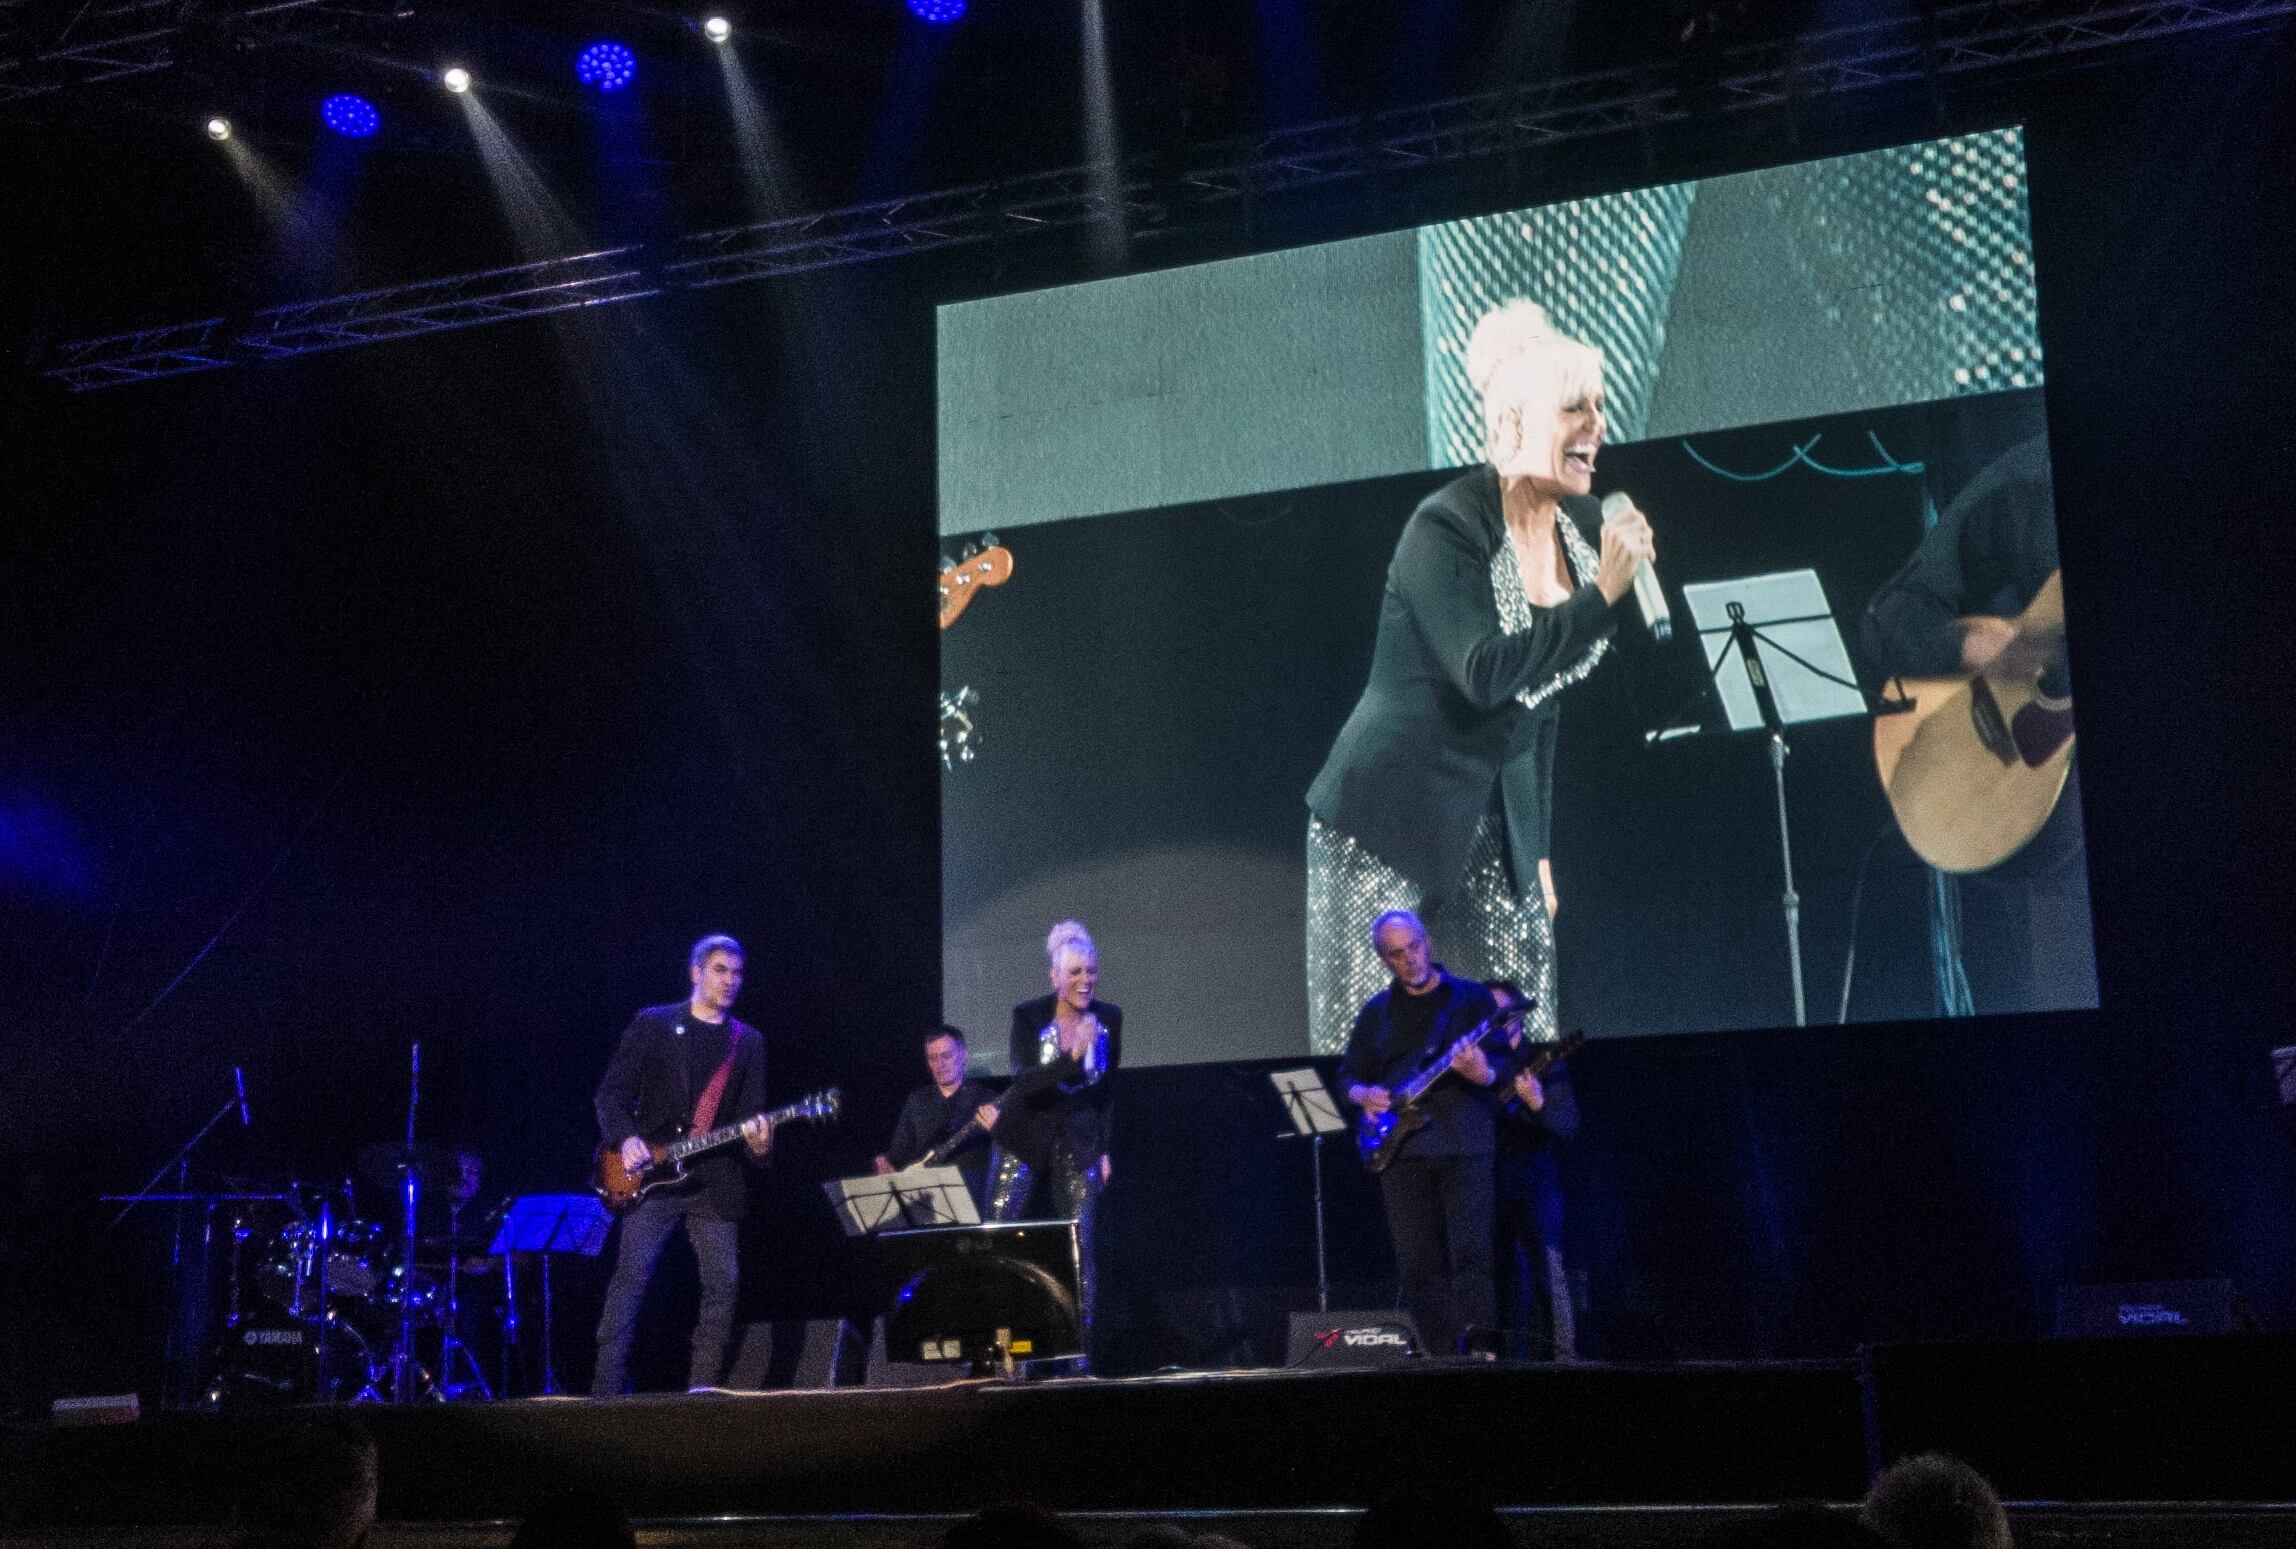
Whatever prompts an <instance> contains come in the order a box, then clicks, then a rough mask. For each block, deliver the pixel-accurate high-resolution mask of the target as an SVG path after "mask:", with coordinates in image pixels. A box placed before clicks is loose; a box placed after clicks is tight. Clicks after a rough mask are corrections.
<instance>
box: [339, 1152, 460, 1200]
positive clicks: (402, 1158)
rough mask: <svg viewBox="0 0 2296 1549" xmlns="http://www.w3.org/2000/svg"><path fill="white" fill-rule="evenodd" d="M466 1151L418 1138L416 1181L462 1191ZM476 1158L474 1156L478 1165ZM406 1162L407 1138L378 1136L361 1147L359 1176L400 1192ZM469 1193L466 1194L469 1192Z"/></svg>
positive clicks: (428, 1186)
mask: <svg viewBox="0 0 2296 1549" xmlns="http://www.w3.org/2000/svg"><path fill="white" fill-rule="evenodd" d="M466 1154H467V1153H465V1152H463V1151H461V1150H459V1149H457V1148H456V1147H453V1146H442V1145H436V1144H434V1143H432V1142H430V1141H427V1140H418V1141H416V1142H415V1149H414V1174H415V1182H416V1183H417V1184H419V1185H420V1186H421V1187H423V1188H424V1189H426V1190H428V1189H438V1190H441V1191H444V1192H445V1193H448V1194H453V1195H462V1194H464V1191H465V1187H466V1186H465V1184H464V1181H463V1158H464V1156H465V1155H466ZM476 1160H477V1159H476V1158H475V1157H474V1158H472V1162H473V1164H474V1165H475V1163H476ZM406 1164H407V1148H406V1145H405V1143H404V1142H402V1141H395V1140H378V1141H376V1142H375V1143H374V1144H373V1145H371V1146H361V1147H360V1148H359V1176H360V1177H362V1178H364V1179H366V1180H367V1181H368V1182H369V1183H371V1184H373V1185H374V1186H375V1187H376V1188H378V1189H385V1190H388V1191H390V1192H391V1193H394V1194H395V1193H397V1192H398V1187H399V1175H400V1172H401V1170H402V1169H403V1168H404V1167H405V1166H406ZM466 1197H467V1196H466Z"/></svg>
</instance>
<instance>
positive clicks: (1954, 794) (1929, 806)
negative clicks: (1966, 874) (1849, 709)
mask: <svg viewBox="0 0 2296 1549" xmlns="http://www.w3.org/2000/svg"><path fill="white" fill-rule="evenodd" d="M2016 624H2017V633H2018V635H2019V636H2020V637H2022V638H2024V639H2025V640H2027V641H2038V642H2039V643H2041V644H2042V645H2044V646H2047V647H2051V648H2054V647H2055V646H2056V645H2057V643H2058V642H2059V641H2060V640H2061V637H2062V636H2063V634H2064V630H2065V594H2064V588H2063V586H2062V584H2061V583H2060V581H2059V578H2058V576H2057V574H2056V573H2055V572H2052V573H2051V574H2050V576H2049V579H2048V580H2047V581H2046V582H2044V583H2042V586H2041V590H2040V591H2038V592H2036V593H2035V594H2034V596H2033V601H2032V605H2031V606H2029V607H2028V608H2026V610H2025V611H2024V612H2023V613H2022V614H2020V615H2018V617H2017V620H2016ZM1895 681H1897V683H1898V684H1899V686H1900V689H1901V692H1902V693H1903V694H1904V695H1905V697H1906V698H1908V699H1911V700H1912V701H1913V709H1912V710H1911V711H1910V712H1907V713H1903V714H1898V715H1884V716H1877V717H1876V718H1875V719H1874V723H1873V755H1874V767H1875V768H1876V769H1877V770H1879V771H1880V774H1881V783H1882V788H1883V790H1885V791H1887V792H1888V793H1889V805H1890V810H1891V811H1892V812H1894V813H1895V814H1896V815H1897V826H1898V827H1899V829H1900V830H1902V831H1903V832H1904V834H1905V842H1906V843H1907V844H1909V845H1911V846H1913V850H1914V853H1915V854H1917V855H1919V856H1920V857H1921V858H1922V859H1923V860H1925V861H1927V862H1929V864H1931V865H1932V866H1935V867H1936V868H1937V869H1938V870H1940V871H1983V870H1985V869H1986V868H1987V867H1989V866H1996V865H1999V864H2000V863H2001V862H2002V861H2005V860H2007V859H2008V858H2009V857H2010V856H2012V855H2014V854H2016V853H2017V852H2018V851H2019V850H2021V849H2023V848H2024V847H2025V844H2026V841H2028V840H2030V839H2031V838H2032V837H2033V836H2034V835H2035V834H2037V833H2039V832H2040V831H2041V825H2042V824H2043V823H2046V822H2047V821H2048V820H2049V814H2050V813H2051V812H2052V811H2054V810H2055V809H2056V806H2057V798H2058V796H2059V795H2061V794H2062V793H2063V792H2064V789H2065V779H2066V776H2067V775H2068V774H2069V773H2070V772H2071V770H2072V765H2073V702H2072V700H2070V699H2052V698H2050V697H2049V696H2048V695H2046V694H2043V693H2042V692H2041V689H2040V684H2039V682H2038V681H2037V679H2036V677H2035V676H2034V675H2033V674H2030V673H2027V674H2022V675H2018V674H2006V673H2004V674H1995V673H1988V672H1977V673H1972V674H1969V675H1968V676H1965V677H1951V678H1902V679H1898V680H1895Z"/></svg>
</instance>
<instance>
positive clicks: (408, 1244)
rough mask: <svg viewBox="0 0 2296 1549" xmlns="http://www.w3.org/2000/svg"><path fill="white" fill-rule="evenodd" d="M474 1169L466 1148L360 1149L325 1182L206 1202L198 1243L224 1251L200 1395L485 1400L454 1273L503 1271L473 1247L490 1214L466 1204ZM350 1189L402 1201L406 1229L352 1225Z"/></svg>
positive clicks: (208, 1398) (249, 1401) (472, 1196)
mask: <svg viewBox="0 0 2296 1549" xmlns="http://www.w3.org/2000/svg"><path fill="white" fill-rule="evenodd" d="M483 1172H484V1169H483V1166H482V1164H481V1162H480V1160H479V1158H478V1157H477V1156H475V1155H473V1154H472V1153H470V1152H468V1151H465V1150H460V1149H457V1148H450V1147H444V1146H436V1145H431V1144H428V1143H423V1144H418V1145H416V1146H414V1147H412V1148H406V1147H401V1146H399V1145H395V1144H391V1143H388V1142H386V1143H382V1144H378V1145H371V1146H368V1147H366V1148H364V1149H363V1150H361V1151H360V1152H359V1155H358V1171H357V1176H356V1178H350V1179H345V1180H343V1181H342V1182H341V1183H340V1184H337V1185H333V1186H324V1187H322V1186H314V1185H310V1184H305V1183H302V1182H291V1183H288V1184H287V1185H285V1186H284V1187H282V1188H279V1189H276V1190H267V1191H260V1192H257V1191H248V1192H240V1193H229V1194H217V1195H212V1196H208V1199H209V1201H210V1204H209V1209H210V1212H211V1217H210V1219H211V1223H212V1225H211V1229H210V1232H209V1234H208V1235H209V1241H210V1242H211V1243H217V1244H218V1245H219V1246H221V1247H222V1249H223V1250H224V1251H223V1253H222V1255H221V1268H220V1274H219V1278H220V1284H219V1286H218V1287H217V1290H218V1293H219V1296H220V1299H221V1306H220V1309H219V1311H220V1316H219V1317H218V1318H217V1319H216V1321H215V1326H216V1328H217V1335H216V1337H215V1338H214V1339H213V1341H212V1342H211V1353H210V1354H209V1356H208V1359H207V1363H206V1371H205V1386H204V1388H203V1390H202V1392H201V1394H200V1399H199V1401H200V1402H201V1403H202V1404H203V1405H204V1406H205V1407H210V1408H236V1407H242V1406H246V1405H253V1404H271V1403H307V1402H319V1403H384V1402H390V1401H393V1400H397V1401H401V1402H406V1401H413V1400H447V1399H457V1398H464V1397H479V1398H490V1397H492V1396H493V1389H492V1388H491V1387H490V1386H489V1384H488V1382H487V1380H486V1375H485V1373H484V1372H483V1371H481V1370H480V1368H479V1365H478V1361H477V1359H476V1357H475V1356H474V1355H473V1354H472V1353H471V1350H470V1348H469V1346H468V1345H467V1344H466V1343H465V1342H464V1340H463V1337H462V1330H463V1321H464V1320H463V1290H464V1281H465V1279H466V1277H469V1276H471V1275H474V1274H476V1275H481V1276H500V1275H502V1273H503V1268H504V1266H503V1264H502V1262H501V1260H500V1259H499V1258H493V1257H490V1256H488V1255H487V1252H486V1248H487V1238H488V1236H489V1234H490V1233H491V1232H492V1230H493V1228H494V1225H495V1218H496V1217H497V1216H498V1215H499V1214H500V1211H499V1210H491V1211H472V1210H471V1209H470V1207H471V1205H472V1204H473V1203H474V1202H475V1201H476V1199H477V1197H478V1191H479V1185H480V1182H481V1180H482V1177H483ZM410 1173H411V1185H412V1186H411V1188H410V1186H409V1184H410V1176H409V1175H410ZM361 1181H363V1182H365V1183H367V1184H368V1185H370V1186H372V1188H373V1189H375V1190H379V1191H381V1192H382V1193H383V1194H384V1195H385V1196H387V1197H390V1198H393V1199H402V1198H406V1197H408V1196H409V1195H410V1194H411V1195H412V1196H413V1197H414V1198H415V1199H416V1200H417V1201H418V1202H419V1203H420V1207H421V1208H418V1209H417V1210H416V1211H414V1212H412V1214H413V1215H414V1217H415V1219H416V1221H417V1230H416V1231H415V1232H413V1233H412V1234H409V1233H407V1232H404V1231H402V1230H398V1229H395V1228H392V1227H387V1226H384V1225H383V1224H381V1223H380V1222H377V1221H373V1220H369V1219H364V1218H362V1217H361V1216H360V1214H359V1213H358V1212H359V1197H360V1196H359V1190H358V1184H359V1182H361ZM219 1239H220V1241H219V1242H218V1240H219Z"/></svg>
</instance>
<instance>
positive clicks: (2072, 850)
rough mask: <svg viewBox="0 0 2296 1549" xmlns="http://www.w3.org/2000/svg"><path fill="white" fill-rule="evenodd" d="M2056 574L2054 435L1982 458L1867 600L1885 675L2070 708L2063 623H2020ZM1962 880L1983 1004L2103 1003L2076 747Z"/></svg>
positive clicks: (1974, 979)
mask: <svg viewBox="0 0 2296 1549" xmlns="http://www.w3.org/2000/svg"><path fill="white" fill-rule="evenodd" d="M2056 573H2057V522H2056V507H2055V502H2054V499H2053V497H2052V494H2051V489H2050V480H2049V448H2048V439H2047V436H2046V434H2045V433H2036V434H2034V435H2032V436H2030V437H2028V438H2027V439H2025V440H2023V441H2020V442H2018V443H2016V444H2015V445H2013V446H2011V447H2009V448H2008V450H2006V451H2004V452H2001V453H2000V454H1998V455H1997V456H1995V457H1993V458H1992V459H1991V460H1990V461H1989V462H1987V463H1986V464H1984V466H1982V467H1981V468H1980V469H1979V470H1978V471H1977V473H1976V475H1975V476H1974V477H1972V478H1971V479H1970V480H1969V481H1968V483H1967V484H1965V485H1964V486H1963V487H1962V488H1961V490H1960V491H1959V492H1958V493H1957V494H1955V496H1954V497H1953V499H1952V500H1951V502H1950V503H1948V504H1947V505H1946V507H1945V509H1944V511H1943V512H1942V513H1941V514H1940V515H1939V517H1938V520H1937V525H1936V526H1935V527H1933V528H1931V529H1930V530H1929V532H1928V533H1927V534H1925V535H1924V536H1923V538H1922V540H1921V542H1920V543H1919V544H1918V545H1917V546H1916V547H1915V549H1914V551H1913V553H1912V555H1911V556H1910V557H1909V558H1908V559H1907V560H1906V562H1905V564H1904V565H1903V566H1902V567H1901V568H1900V569H1899V570H1898V572H1897V574H1896V575H1894V576H1892V577H1891V578H1890V579H1889V581H1888V582H1886V583H1885V584H1884V585H1883V586H1882V588H1881V590H1880V591H1878V592H1876V593H1875V594H1874V597H1873V600H1872V601H1871V602H1870V603H1868V604H1867V605H1866V610H1865V620H1864V646H1865V651H1866V655H1867V658H1868V660H1869V662H1870V664H1871V665H1872V666H1873V667H1874V668H1875V669H1876V670H1877V671H1878V672H1880V673H1881V674H1882V675H1884V677H1885V678H1891V677H1901V676H1902V677H1907V678H1922V677H1939V676H1944V675H1948V674H1955V673H1974V674H1983V675H1987V676H1992V677H1997V678H2015V679H2020V680H2025V681H2030V682H2033V683H2034V685H2035V687H2036V688H2037V689H2038V691H2039V693H2040V695H2041V696H2043V700H2044V702H2045V703H2047V704H2050V705H2058V704H2062V705H2064V706H2067V707H2069V706H2070V704H2071V700H2072V678H2071V673H2070V671H2069V669H2068V666H2067V664H2066V660H2065V653H2064V649H2063V637H2062V633H2061V631H2035V630H2021V629H2020V628H2019V627H2018V626H2017V624H2016V623H2014V622H2013V621H2014V620H2015V619H2017V617H2018V615H2020V614H2022V613H2025V612H2027V610H2028V609H2031V608H2033V607H2034V604H2035V602H2036V599H2037V598H2040V597H2042V595H2043V594H2044V591H2045V590H2046V591H2047V592H2049V593H2050V594H2051V595H2053V594H2054V591H2055V588H2054V587H2053V586H2052V585H2051V584H2050V583H2051V582H2052V581H2053V579H2054V577H2055V576H2056ZM1945 881H1946V885H1947V887H1948V889H1957V890H1958V892H1959V898H1960V912H1961V924H1960V934H1961V945H1962V957H1963V962H1964V964H1965V966H1966V968H1967V970H1968V979H1969V992H1970V999H1971V1003H1972V1007H1973V1009H1974V1010H1975V1011H1977V1012H1979V1013H1987V1012H2015V1011H2046V1010H2062V1009H2068V1008H2075V1007H2088V1006H2094V1005H2096V1004H2097V969H2096V958H2095V955H2094V951H2093V948H2092V946H2091V937H2090V928H2089V876H2088V855H2087V851H2086V848H2085V846H2084V844H2083V841H2082V835H2081V777H2080V764H2079V759H2078V755H2077V754H2076V755H2074V758H2073V762H2072V763H2071V765H2070V768H2069V772H2068V773H2067V775H2066V777H2065V783H2064V788H2063V790H2062V792H2061V794H2060V795H2059V796H2058V798H2057V802H2056V806H2055V807H2054V808H2053V809H2052V810H2051V811H2050V812H2049V815H2048V817H2047V819H2046V820H2045V821H2044V822H2043V823H2042V824H2041V826H2040V829H2039V831H2038V832H2036V833H2035V834H2034V835H2033V837H2032V838H2031V839H2029V840H2027V841H2026V842H2025V843H2024V845H2023V846H2022V847H2021V848H2019V849H2018V850H2017V851H2016V852H2015V853H2014V854H2011V855H2009V856H2008V857H2007V858H2006V859H2003V860H2000V861H1998V862H1997V863H1995V864H1994V865H1992V866H1989V867H1986V868H1984V869H1982V870H1975V871H1960V872H1957V873H1955V874H1954V875H1952V876H1948V877H1946V879H1945Z"/></svg>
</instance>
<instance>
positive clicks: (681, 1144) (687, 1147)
mask: <svg viewBox="0 0 2296 1549" xmlns="http://www.w3.org/2000/svg"><path fill="white" fill-rule="evenodd" d="M804 1111H805V1105H804V1104H803V1103H791V1104H790V1105H789V1106H788V1107H786V1108H776V1109H774V1110H773V1112H771V1113H765V1114H752V1115H750V1118H762V1119H764V1120H765V1122H766V1123H767V1124H768V1125H769V1126H770V1125H775V1124H786V1123H787V1122H789V1121H790V1120H791V1119H794V1118H796V1117H797V1116H798V1115H799V1114H800V1113H802V1112H804ZM748 1122H749V1119H741V1120H738V1121H736V1122H735V1123H732V1124H721V1125H719V1126H718V1127H717V1128H716V1129H713V1130H705V1131H703V1132H702V1133H701V1134H699V1135H688V1136H687V1137H686V1138H685V1139H683V1140H677V1141H672V1142H671V1143H670V1144H669V1145H666V1146H664V1147H663V1148H662V1149H661V1152H660V1154H659V1155H658V1156H657V1158H656V1160H657V1161H660V1162H685V1161H691V1160H692V1159H693V1158H695V1157H697V1156H702V1155H705V1154H707V1153H708V1152H711V1151H720V1150H723V1149H724V1148H725V1147H727V1146H730V1145H732V1144H733V1143H734V1142H735V1141H737V1140H739V1139H741V1127H742V1125H744V1124H747V1123H748Z"/></svg>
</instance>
